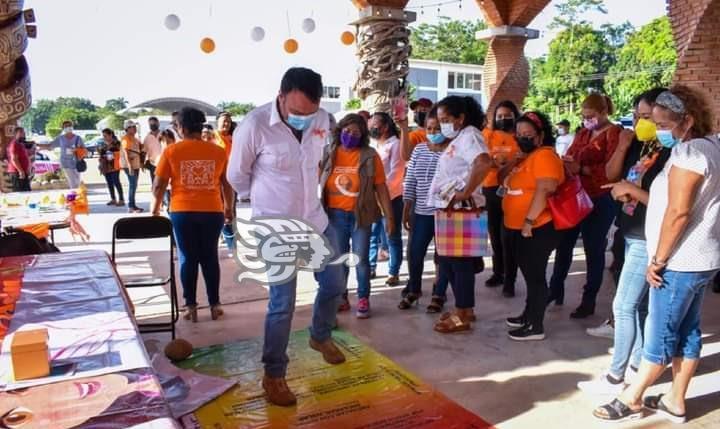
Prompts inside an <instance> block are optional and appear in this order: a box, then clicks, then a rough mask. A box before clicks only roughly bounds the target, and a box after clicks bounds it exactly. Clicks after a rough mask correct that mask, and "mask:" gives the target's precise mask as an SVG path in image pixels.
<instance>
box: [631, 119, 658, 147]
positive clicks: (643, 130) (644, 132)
mask: <svg viewBox="0 0 720 429" xmlns="http://www.w3.org/2000/svg"><path fill="white" fill-rule="evenodd" d="M656 134H657V127H656V126H655V123H654V122H652V121H649V120H647V119H644V118H643V119H638V121H637V124H635V135H636V136H637V139H638V140H640V141H641V142H649V141H653V140H655V139H656Z"/></svg>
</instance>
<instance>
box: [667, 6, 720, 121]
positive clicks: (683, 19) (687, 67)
mask: <svg viewBox="0 0 720 429" xmlns="http://www.w3.org/2000/svg"><path fill="white" fill-rule="evenodd" d="M667 3H668V14H669V16H670V22H671V23H672V29H673V36H674V38H675V46H676V49H677V53H678V63H677V71H676V72H675V77H674V80H673V82H674V83H679V84H683V85H688V86H693V87H696V88H698V89H700V90H701V91H703V92H704V93H705V96H706V97H707V99H708V101H709V102H710V105H711V106H712V109H713V113H714V114H715V127H716V131H717V130H720V32H719V31H718V23H719V22H720V0H667Z"/></svg>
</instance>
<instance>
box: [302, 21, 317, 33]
mask: <svg viewBox="0 0 720 429" xmlns="http://www.w3.org/2000/svg"><path fill="white" fill-rule="evenodd" d="M302 29H303V31H304V32H306V33H312V32H313V31H315V20H314V19H312V18H305V19H303V22H302Z"/></svg>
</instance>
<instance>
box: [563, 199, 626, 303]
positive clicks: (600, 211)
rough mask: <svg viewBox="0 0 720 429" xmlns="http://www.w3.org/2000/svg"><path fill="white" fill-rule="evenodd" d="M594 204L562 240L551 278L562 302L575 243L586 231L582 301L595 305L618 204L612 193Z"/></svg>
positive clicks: (566, 231)
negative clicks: (585, 274)
mask: <svg viewBox="0 0 720 429" xmlns="http://www.w3.org/2000/svg"><path fill="white" fill-rule="evenodd" d="M593 205H594V208H593V210H592V212H591V213H590V214H589V215H588V216H587V217H586V218H585V219H584V220H583V221H582V222H581V223H580V225H578V226H577V227H575V228H573V229H568V230H565V231H563V233H562V235H561V237H560V244H558V247H557V249H556V251H555V267H554V268H553V274H552V277H551V278H550V296H551V298H553V300H554V301H555V302H557V303H558V304H562V303H563V301H564V299H565V279H566V278H567V275H568V272H569V271H570V266H571V265H572V260H573V250H574V249H575V243H576V242H577V239H578V236H579V235H580V233H581V232H582V238H583V248H584V250H585V261H586V265H587V276H586V281H585V288H584V292H583V297H582V303H581V305H583V306H585V307H587V308H590V309H592V310H594V309H595V300H596V298H597V294H598V291H599V290H600V286H602V281H603V272H604V271H605V248H606V247H607V234H608V231H609V230H610V226H611V225H612V222H613V219H614V218H615V214H616V213H617V206H616V205H615V202H614V201H613V200H612V198H611V197H610V194H605V195H603V196H600V197H598V198H594V199H593Z"/></svg>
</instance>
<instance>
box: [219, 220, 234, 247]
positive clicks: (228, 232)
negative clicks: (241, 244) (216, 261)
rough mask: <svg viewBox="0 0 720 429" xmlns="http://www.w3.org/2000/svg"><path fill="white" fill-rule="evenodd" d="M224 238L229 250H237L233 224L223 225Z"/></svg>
mask: <svg viewBox="0 0 720 429" xmlns="http://www.w3.org/2000/svg"><path fill="white" fill-rule="evenodd" d="M222 236H223V240H225V245H226V246H227V248H228V250H230V251H233V250H235V231H234V230H233V225H232V224H231V223H226V224H224V225H223V227H222Z"/></svg>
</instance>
